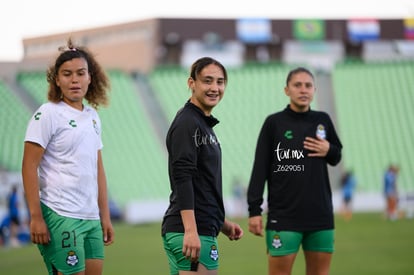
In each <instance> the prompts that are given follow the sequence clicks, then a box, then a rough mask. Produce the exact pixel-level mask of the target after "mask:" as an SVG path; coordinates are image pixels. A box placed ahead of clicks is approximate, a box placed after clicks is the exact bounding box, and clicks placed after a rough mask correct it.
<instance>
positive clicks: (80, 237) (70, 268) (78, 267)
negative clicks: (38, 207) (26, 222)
mask: <svg viewBox="0 0 414 275" xmlns="http://www.w3.org/2000/svg"><path fill="white" fill-rule="evenodd" d="M42 212H43V218H44V220H45V222H46V224H47V227H48V229H49V232H50V238H51V241H50V242H49V244H47V245H38V248H39V251H40V253H41V254H42V256H43V260H44V262H45V264H46V267H47V270H48V272H49V274H56V273H54V272H56V270H57V271H60V272H61V273H63V274H72V273H76V272H80V271H82V270H85V259H103V258H104V243H103V234H102V227H101V222H100V221H99V220H81V219H73V218H68V217H63V216H60V215H58V214H56V213H55V212H54V211H53V210H51V209H50V208H49V207H47V206H45V205H43V204H42Z"/></svg>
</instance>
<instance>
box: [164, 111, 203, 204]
mask: <svg viewBox="0 0 414 275" xmlns="http://www.w3.org/2000/svg"><path fill="white" fill-rule="evenodd" d="M196 130H197V124H196V123H195V121H193V120H192V119H188V118H187V119H185V121H180V122H178V123H176V124H175V125H174V128H173V129H172V131H171V133H170V136H169V139H170V140H169V142H170V146H169V148H170V161H171V175H172V181H173V185H174V187H175V190H176V195H177V201H178V204H179V208H180V210H184V209H194V189H193V184H194V183H193V178H194V176H195V175H196V174H197V161H198V154H197V150H198V149H197V146H196V144H195V142H194V135H195V134H196Z"/></svg>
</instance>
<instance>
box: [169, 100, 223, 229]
mask: <svg viewBox="0 0 414 275" xmlns="http://www.w3.org/2000/svg"><path fill="white" fill-rule="evenodd" d="M218 122H219V121H218V120H217V119H216V118H214V117H213V116H206V115H204V113H203V112H202V110H201V109H199V108H198V107H197V106H195V105H194V104H192V103H190V102H187V103H186V104H185V105H184V107H183V108H182V109H181V110H179V111H178V113H177V115H176V117H175V119H174V121H173V122H172V124H171V126H170V129H169V131H168V133H167V139H166V144H167V149H168V154H169V157H168V170H169V178H170V187H171V194H170V204H169V207H168V209H167V211H166V212H165V215H164V218H163V222H162V234H163V235H164V234H165V233H167V232H181V233H182V232H184V227H183V223H182V220H181V215H180V211H181V210H188V209H190V210H191V209H192V210H194V211H195V217H196V223H197V230H198V234H200V235H207V236H217V235H218V234H219V232H220V229H221V227H222V225H223V222H224V206H223V195H222V172H221V148H220V144H219V141H218V139H217V137H216V135H215V133H214V131H213V127H214V125H216V124H217V123H218Z"/></svg>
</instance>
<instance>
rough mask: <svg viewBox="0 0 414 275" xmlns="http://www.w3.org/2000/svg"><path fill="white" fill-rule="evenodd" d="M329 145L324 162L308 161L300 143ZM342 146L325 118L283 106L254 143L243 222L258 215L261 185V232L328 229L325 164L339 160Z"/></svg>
mask: <svg viewBox="0 0 414 275" xmlns="http://www.w3.org/2000/svg"><path fill="white" fill-rule="evenodd" d="M317 134H318V135H320V136H322V137H323V138H325V139H327V140H328V141H329V143H330V148H329V151H328V154H327V156H326V157H325V158H320V157H308V153H309V151H307V150H305V149H304V148H303V142H304V140H305V137H307V136H309V137H314V138H315V137H316V135H317ZM341 150H342V144H341V142H340V140H339V138H338V136H337V134H336V131H335V128H334V125H333V123H332V121H331V119H330V117H329V115H328V114H326V113H324V112H317V111H313V110H309V111H307V112H305V113H296V112H294V111H292V110H291V109H290V108H289V106H288V107H287V108H285V109H284V110H283V111H281V112H278V113H275V114H272V115H270V116H268V117H267V118H266V120H265V122H264V124H263V126H262V129H261V132H260V134H259V138H258V141H257V147H256V153H255V160H254V165H253V170H252V174H251V178H250V182H249V188H248V204H249V216H257V215H261V214H262V212H263V209H262V208H261V206H262V203H263V193H264V187H265V183H266V182H267V193H268V200H267V208H268V218H267V225H266V228H267V229H271V230H286V231H309V230H324V229H333V228H334V218H333V206H332V193H331V187H330V183H329V177H328V167H327V164H330V165H336V164H337V163H338V162H339V161H340V160H341Z"/></svg>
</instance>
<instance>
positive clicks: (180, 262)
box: [162, 233, 219, 275]
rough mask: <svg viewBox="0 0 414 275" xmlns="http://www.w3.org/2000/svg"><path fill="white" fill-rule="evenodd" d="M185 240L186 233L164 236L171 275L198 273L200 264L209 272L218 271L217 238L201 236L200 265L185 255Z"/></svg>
mask: <svg viewBox="0 0 414 275" xmlns="http://www.w3.org/2000/svg"><path fill="white" fill-rule="evenodd" d="M183 238H184V233H167V234H165V235H164V236H162V239H163V243H164V249H165V252H166V253H167V257H168V263H169V266H170V274H171V275H177V274H178V273H179V270H184V271H196V270H197V266H198V263H200V264H202V265H203V266H205V267H206V268H207V269H209V270H215V269H218V266H219V253H218V243H217V238H216V237H213V236H200V241H201V250H200V259H199V262H198V263H192V262H191V261H190V260H188V259H186V257H185V256H184V255H183V251H182V248H183Z"/></svg>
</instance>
